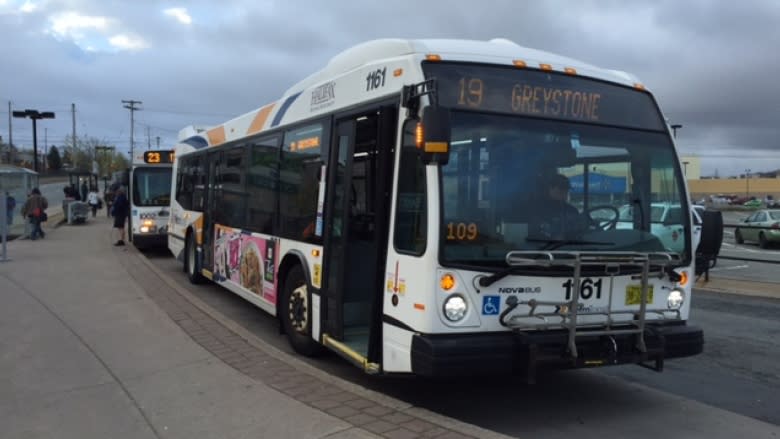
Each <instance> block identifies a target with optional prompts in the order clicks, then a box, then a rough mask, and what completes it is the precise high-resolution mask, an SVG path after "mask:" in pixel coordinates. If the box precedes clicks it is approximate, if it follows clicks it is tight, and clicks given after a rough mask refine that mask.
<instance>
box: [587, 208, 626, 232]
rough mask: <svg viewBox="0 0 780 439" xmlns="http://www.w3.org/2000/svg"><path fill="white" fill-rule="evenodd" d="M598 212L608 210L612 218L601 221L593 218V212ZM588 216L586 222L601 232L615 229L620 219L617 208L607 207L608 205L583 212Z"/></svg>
mask: <svg viewBox="0 0 780 439" xmlns="http://www.w3.org/2000/svg"><path fill="white" fill-rule="evenodd" d="M599 210H609V211H611V212H612V214H613V215H612V218H610V219H608V220H603V219H596V218H593V212H596V211H599ZM585 213H586V214H587V216H588V220H589V221H590V224H591V225H592V226H593V227H595V228H597V229H601V230H612V229H615V228H616V227H617V222H618V219H619V218H620V212H619V211H618V210H617V207H615V206H612V205H609V204H603V205H600V206H593V207H591V208H590V209H588V210H587V211H586V212H585Z"/></svg>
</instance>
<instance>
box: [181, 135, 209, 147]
mask: <svg viewBox="0 0 780 439" xmlns="http://www.w3.org/2000/svg"><path fill="white" fill-rule="evenodd" d="M181 143H186V144H187V145H190V146H192V147H193V148H195V149H200V148H205V147H207V146H209V142H208V140H206V139H204V138H203V137H201V136H192V137H190V138H187V139H185V140H182V141H181Z"/></svg>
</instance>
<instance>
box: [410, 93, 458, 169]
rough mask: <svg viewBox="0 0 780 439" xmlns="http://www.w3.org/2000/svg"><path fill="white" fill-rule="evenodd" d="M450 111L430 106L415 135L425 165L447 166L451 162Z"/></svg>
mask: <svg viewBox="0 0 780 439" xmlns="http://www.w3.org/2000/svg"><path fill="white" fill-rule="evenodd" d="M450 129H451V119H450V109H449V108H445V107H439V106H436V107H433V106H428V107H425V109H424V110H423V116H422V122H421V123H419V124H418V125H417V132H416V133H415V137H416V142H417V148H418V149H419V150H420V153H421V158H422V161H423V163H424V164H426V165H427V164H430V163H438V164H440V165H446V164H447V162H449V160H450Z"/></svg>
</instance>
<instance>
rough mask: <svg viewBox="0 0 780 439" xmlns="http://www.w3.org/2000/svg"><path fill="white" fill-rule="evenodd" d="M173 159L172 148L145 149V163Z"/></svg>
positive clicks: (156, 162) (166, 161) (168, 161)
mask: <svg viewBox="0 0 780 439" xmlns="http://www.w3.org/2000/svg"><path fill="white" fill-rule="evenodd" d="M173 159H174V155H173V151H172V150H164V151H144V163H149V164H150V165H159V164H165V163H173Z"/></svg>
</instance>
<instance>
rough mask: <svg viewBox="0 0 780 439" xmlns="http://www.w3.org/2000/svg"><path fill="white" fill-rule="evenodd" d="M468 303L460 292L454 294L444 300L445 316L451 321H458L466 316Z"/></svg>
mask: <svg viewBox="0 0 780 439" xmlns="http://www.w3.org/2000/svg"><path fill="white" fill-rule="evenodd" d="M467 310H468V303H467V302H466V299H465V298H464V297H463V296H461V295H460V294H453V295H451V296H450V297H448V298H447V299H446V300H445V301H444V317H446V318H447V320H449V321H451V322H458V321H460V320H463V317H466V311H467Z"/></svg>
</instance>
